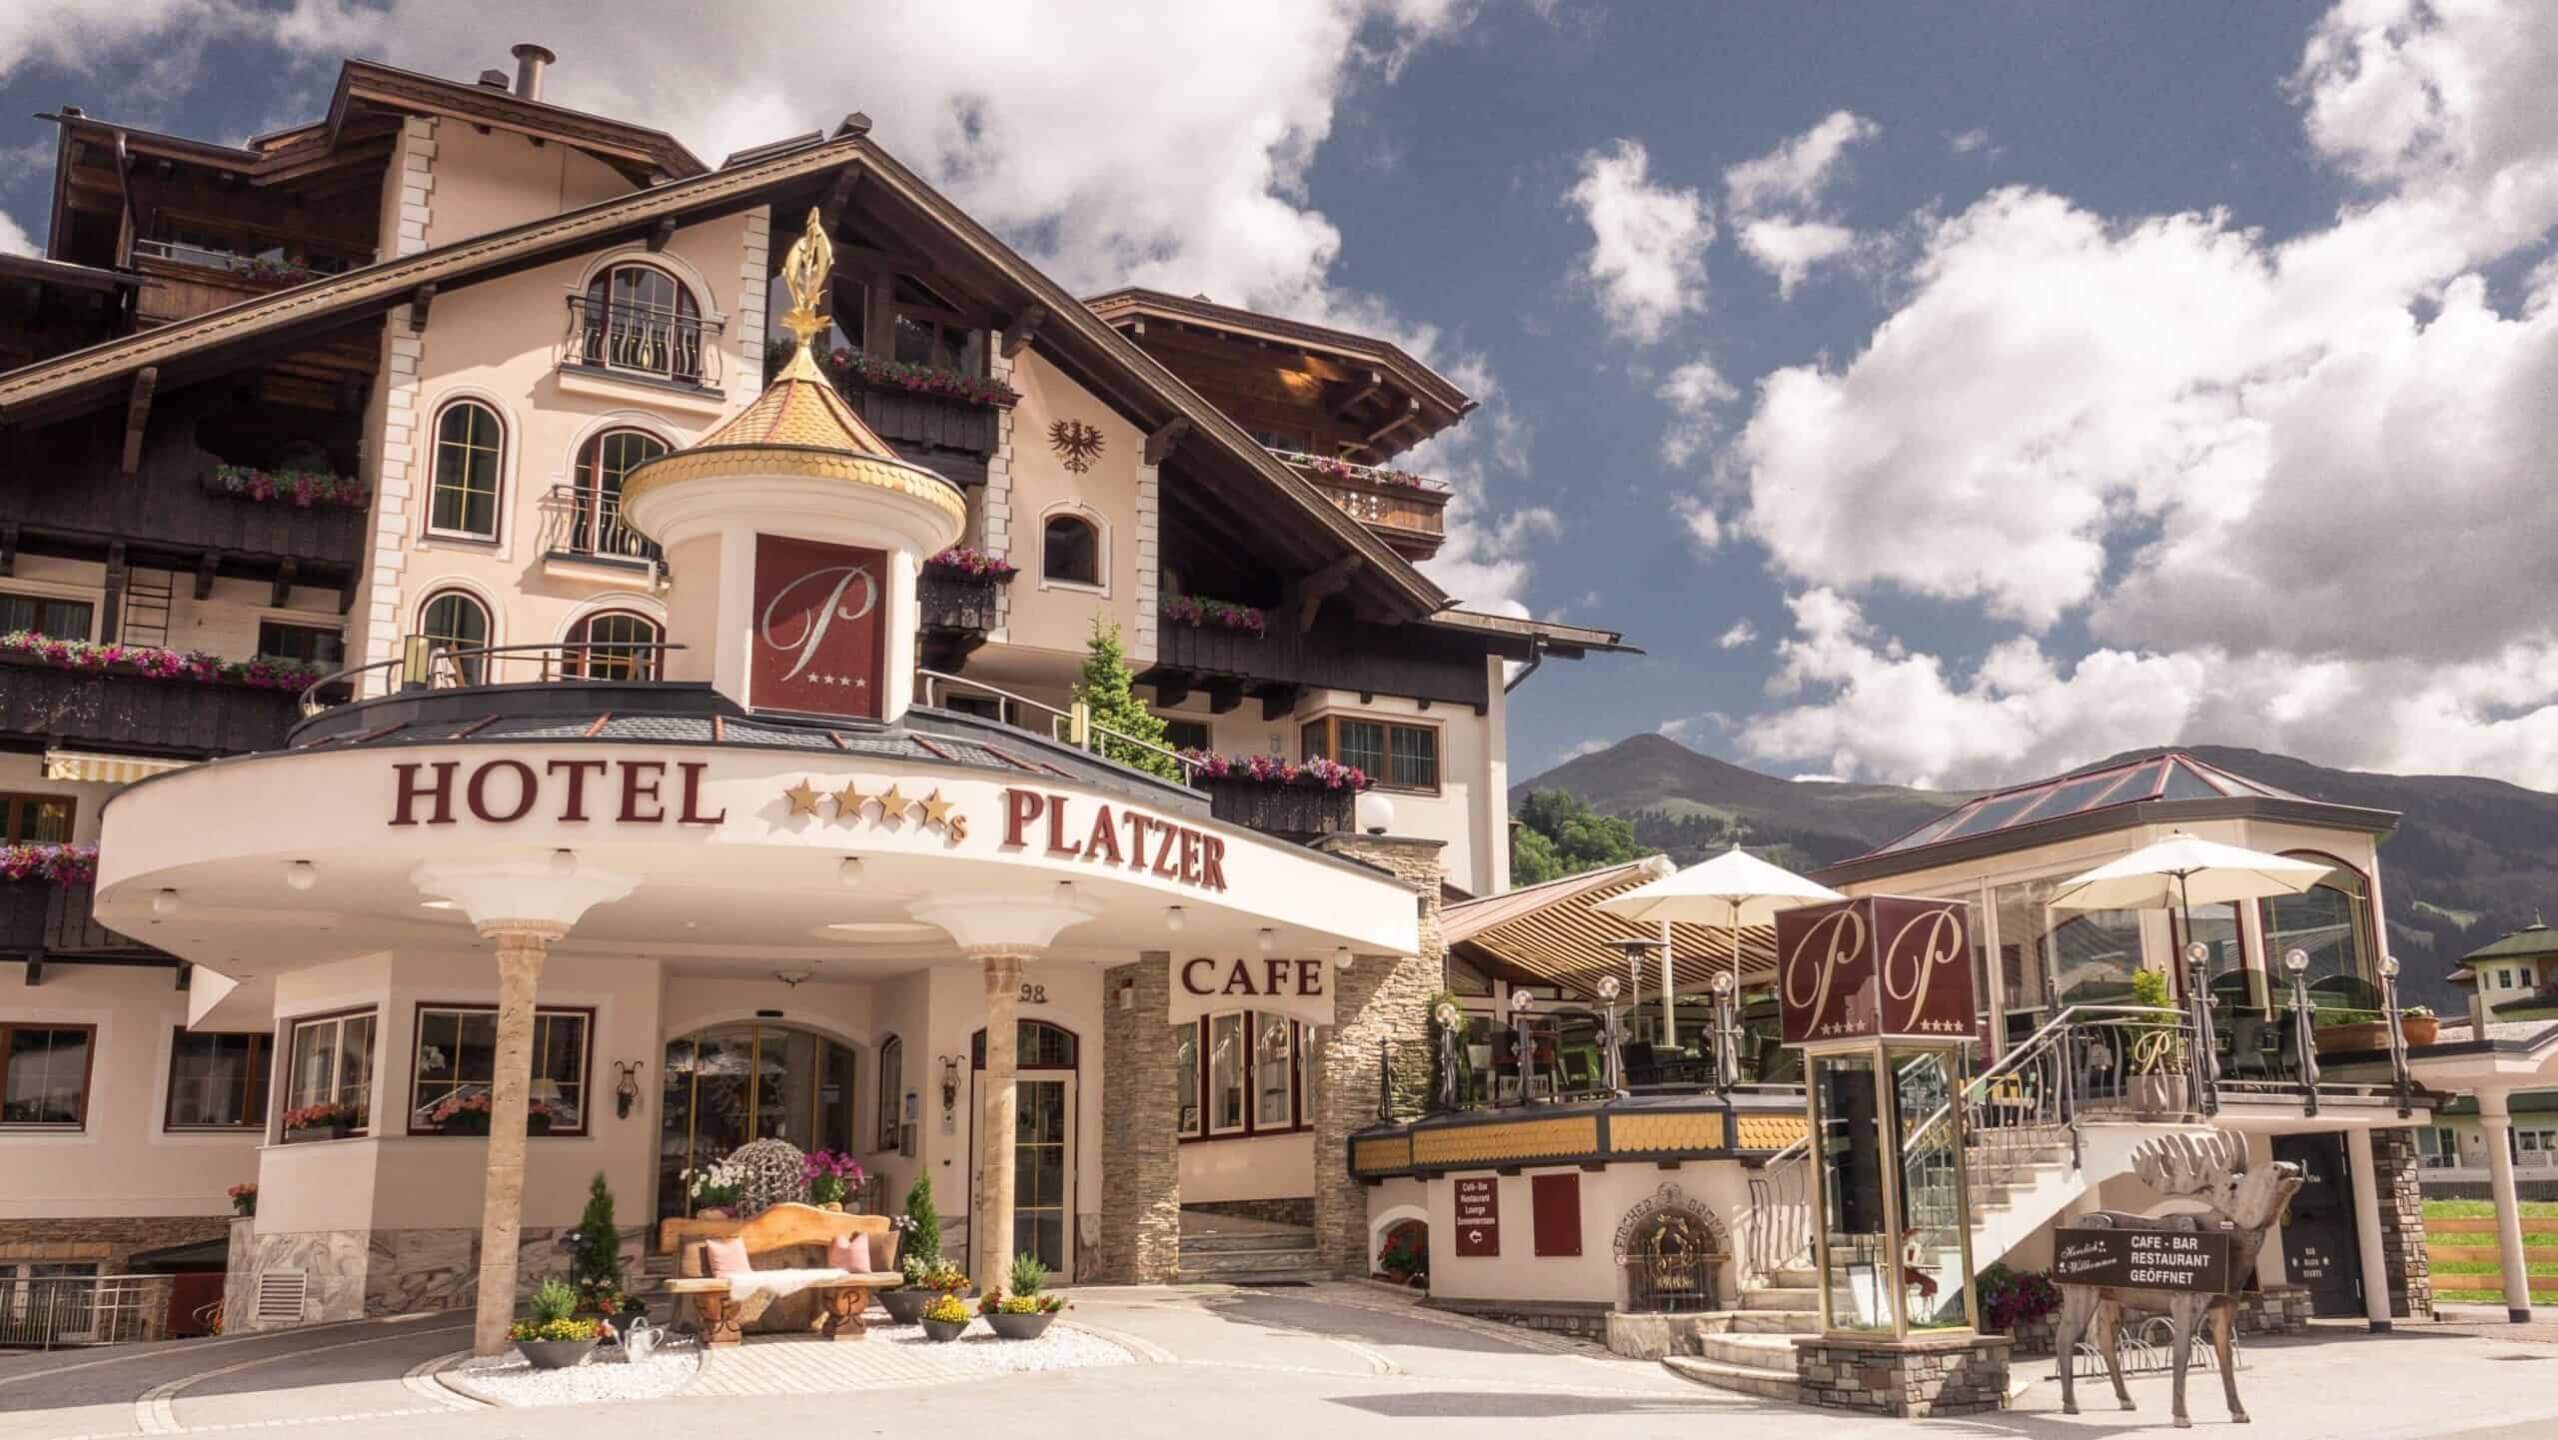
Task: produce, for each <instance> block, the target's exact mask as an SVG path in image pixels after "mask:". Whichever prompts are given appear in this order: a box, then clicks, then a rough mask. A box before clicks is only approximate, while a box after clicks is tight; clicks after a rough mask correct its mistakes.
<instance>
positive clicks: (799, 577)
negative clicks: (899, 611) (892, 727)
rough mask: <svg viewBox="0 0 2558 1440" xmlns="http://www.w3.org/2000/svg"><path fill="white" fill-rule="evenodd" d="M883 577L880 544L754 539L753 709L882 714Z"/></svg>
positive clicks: (848, 715)
mask: <svg viewBox="0 0 2558 1440" xmlns="http://www.w3.org/2000/svg"><path fill="white" fill-rule="evenodd" d="M887 575H888V557H887V555H886V554H885V553H883V552H881V551H878V550H861V549H856V548H854V547H852V546H849V545H828V544H825V543H822V542H820V541H816V540H797V539H792V538H790V537H788V536H783V535H758V536H756V537H755V613H754V616H753V617H752V618H753V620H754V625H755V645H754V659H753V660H752V661H751V662H750V666H749V673H748V677H747V684H748V686H749V687H750V693H752V694H753V696H754V698H755V706H756V708H757V709H763V710H795V711H799V712H802V713H804V714H810V715H841V716H844V717H846V718H848V719H856V720H876V719H878V718H879V716H880V693H879V692H880V688H881V685H882V683H883V681H882V676H881V673H880V665H881V663H882V658H883V657H884V656H885V655H886V654H887V649H888V647H887V645H886V643H885V637H884V636H883V634H882V633H881V632H882V629H883V627H884V626H885V624H886V622H887V618H888V593H887V588H886V587H887Z"/></svg>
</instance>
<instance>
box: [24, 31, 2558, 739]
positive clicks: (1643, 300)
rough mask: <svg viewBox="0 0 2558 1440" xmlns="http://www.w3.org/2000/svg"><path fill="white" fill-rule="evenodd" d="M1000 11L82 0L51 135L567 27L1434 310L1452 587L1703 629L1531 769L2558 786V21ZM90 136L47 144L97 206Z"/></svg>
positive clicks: (1122, 264)
mask: <svg viewBox="0 0 2558 1440" xmlns="http://www.w3.org/2000/svg"><path fill="white" fill-rule="evenodd" d="M1228 10H1231V11H1233V12H1234V13H1224V12H1226V11H1228ZM970 16H971V19H970V23H969V24H967V25H966V26H953V25H951V24H950V23H949V22H948V20H947V18H946V15H945V13H944V12H941V11H937V10H936V9H935V8H934V7H931V6H928V5H922V4H911V5H910V4H902V3H898V4H877V5H868V6H863V7H859V8H855V7H818V8H816V9H806V8H794V7H790V6H786V5H782V4H779V3H742V4H737V5H732V6H723V7H720V8H718V9H717V10H715V11H714V10H697V9H696V7H693V6H689V5H680V4H638V5H635V6H632V7H629V8H628V9H626V10H624V9H617V10H614V11H611V12H607V11H603V10H597V9H591V8H589V7H582V6H579V7H571V6H539V5H531V6H518V5H510V4H503V3H499V0H446V3H434V4H429V3H421V0H390V3H388V4H356V3H340V0H300V3H297V4H294V5H292V6H290V7H287V6H285V5H281V4H278V5H256V4H248V3H233V0H124V3H120V4H115V5H103V4H97V3H94V0H45V3H38V4H35V5H33V6H21V7H17V8H15V9H14V11H13V14H12V15H11V16H8V17H0V101H5V102H6V103H5V104H0V115H24V114H27V113H29V112H32V111H34V110H38V109H49V108H51V107H52V106H53V105H55V104H58V103H61V102H64V101H72V102H75V103H79V104H82V105H84V106H86V107H87V108H88V109H90V110H91V111H92V112H96V113H104V114H108V115H111V116H115V117H117V118H125V119H130V120H133V121H136V122H138V123H147V124H153V125H157V126H160V127H163V128H169V129H175V130H179V131H183V132H187V133H195V134H204V135H210V136H216V137H224V138H236V137H238V136H240V135H244V134H246V133H250V132H253V131H255V130H259V129H264V128H269V127H271V126H275V125H279V124H284V123H290V122H292V121H295V120H299V119H302V118H307V117H308V116H310V115H313V114H316V113H317V112H318V110H319V108H320V106H321V105H322V104H323V103H324V100H325V94H326V88H327V86H328V84H329V82H330V80H331V79H332V78H333V74H334V65H335V60H336V57H337V56H339V55H342V54H347V53H357V54H366V55H373V56H378V57H380V58H383V59H387V60H390V61H393V62H395V63H401V64H408V65H413V66H416V67H418V68H421V69H428V70H434V71H437V72H439V73H447V74H453V75H468V74H471V73H474V72H475V71H476V70H477V69H479V68H481V67H483V66H487V65H505V64H506V63H507V62H506V59H505V50H506V46H507V45H508V44H509V43H511V42H512V41H514V40H517V39H539V40H542V41H544V42H546V43H549V44H551V45H552V46H553V47H554V48H556V49H558V50H559V51H560V52H561V56H562V60H561V64H560V66H559V68H558V70H557V71H555V73H554V76H553V81H552V86H553V88H552V95H553V97H554V98H558V99H562V100H564V101H566V102H567V103H572V104H581V105H585V106H588V107H590V108H594V109H599V110H603V111H606V112H608V113H615V114H620V115H625V116H629V117H631V118H636V119H641V120H645V121H649V122H651V123H657V124H661V125H664V126H665V127H667V128H669V129H671V130H673V131H674V132H675V133H677V134H678V135H679V136H680V137H682V138H684V139H685V140H687V141H688V142H689V143H691V144H693V145H694V147H695V148H696V149H697V150H700V151H701V152H703V153H704V154H705V155H706V156H709V157H711V158H714V159H715V158H716V157H717V156H718V155H720V154H722V153H724V152H725V151H726V150H727V149H730V148H733V147H736V146H739V145H744V144H748V143H752V142H754V141H756V140H759V139H763V138H769V137H771V136H775V135H779V134H785V133H790V132H792V131H796V130H805V129H809V128H814V127H816V126H818V125H820V124H823V123H827V122H829V121H831V120H832V119H834V118H835V117H837V116H839V115H841V114H842V113H843V112H844V111H847V110H851V109H855V108H859V109H862V110H865V111H867V112H868V113H869V114H870V115H871V116H872V117H873V118H874V120H875V121H876V122H877V125H878V132H877V133H878V134H879V135H880V136H881V137H882V138H883V139H884V140H885V141H886V142H887V143H888V144H889V145H890V146H891V147H892V148H894V149H896V150H897V151H898V152H899V153H900V154H901V156H903V157H904V158H905V159H907V160H908V161H909V163H911V164H915V165H917V166H918V167H919V168H922V169H924V170H925V171H927V172H928V173H930V174H933V175H934V176H935V177H936V178H937V179H939V180H940V181H942V182H943V183H944V184H945V185H946V186H947V187H948V188H949V189H950V190H951V191H952V192H953V193H954V194H955V195H956V196H957V197H958V198H960V199H961V200H962V202H963V203H965V204H968V205H969V206H970V207H971V208H972V209H973V210H974V211H975V212H976V213H978V214H979V215H980V216H981V218H984V219H986V220H987V221H988V222H989V223H991V224H993V225H995V226H996V227H997V228H998V229H1000V230H1002V231H1004V232H1005V233H1006V234H1007V235H1008V237H1010V238H1011V239H1013V240H1014V242H1015V243H1016V244H1017V245H1019V246H1021V247H1022V248H1023V249H1025V250H1026V251H1028V252H1029V253H1031V254H1032V255H1033V256H1034V257H1035V258H1038V259H1040V260H1041V261H1043V262H1044V263H1046V264H1048V265H1049V266H1050V267H1051V268H1052V270H1054V271H1055V273H1057V274H1058V275H1059V276H1060V278H1061V279H1063V280H1065V281H1066V282H1067V283H1069V284H1072V285H1075V286H1077V287H1078V288H1082V289H1086V290H1093V289H1099V288H1101V287H1103V286H1105V285H1108V284H1111V283H1117V282H1120V281H1123V280H1136V281H1139V282H1141V283H1148V284H1156V285H1161V286H1163V287H1165V288H1169V289H1175V290H1178V291H1181V292H1183V293H1192V292H1202V291H1204V292H1206V293H1208V294H1210V295H1212V296H1213V297H1215V298H1216V299H1218V300H1221V301H1227V302H1230V303H1238V304H1245V305H1252V306H1257V307H1262V308H1270V309H1276V310H1281V311H1285V312H1288V313H1295V314H1300V315H1305V316H1308V317H1310V318H1318V319H1326V320H1331V321H1334V322H1337V323H1345V324H1350V325H1354V326H1362V327H1367V328H1373V329H1376V330H1379V331H1382V332H1384V333H1387V334H1390V335H1393V336H1395V337H1396V338H1398V339H1400V340H1402V341H1403V342H1404V343H1406V344H1407V345H1409V346H1411V347H1412V348H1414V349H1416V350H1419V351H1421V352H1423V353H1424V354H1426V355H1427V356H1428V357H1429V358H1430V359H1432V360H1433V361H1434V362H1435V363H1437V364H1439V365H1440V366H1441V367H1442V368H1444V369H1446V370H1448V371H1449V372H1450V373H1451V374H1453V375H1455V376H1456V377H1457V378H1458V379H1459V381H1460V383H1463V384H1465V385H1467V386H1468V387H1469V388H1470V389H1473V390H1474V391H1475V392H1476V393H1477V394H1478V395H1480V396H1482V397H1483V398H1484V399H1485V402H1486V403H1485V406H1484V410H1483V411H1482V412H1481V413H1480V414H1478V416H1476V417H1475V419H1474V420H1472V421H1471V422H1469V424H1468V425H1466V426H1465V427H1463V428H1462V429H1461V430H1460V431H1459V432H1457V433H1456V434H1455V435H1453V436H1451V437H1449V438H1448V439H1445V440H1443V441H1441V442H1439V443H1438V444H1436V445H1434V446H1433V447H1432V448H1431V450H1430V451H1428V452H1426V453H1425V455H1424V456H1423V457H1422V459H1423V460H1424V461H1425V462H1426V463H1427V465H1428V466H1429V468H1432V469H1434V470H1436V471H1437V472H1438V473H1441V474H1443V475H1445V476H1447V477H1448V478H1450V479H1451V480H1452V481H1453V482H1455V483H1456V484H1457V485H1458V486H1459V487H1460V491H1461V495H1462V502H1461V503H1462V510H1461V512H1460V516H1459V525H1458V535H1457V539H1456V542H1455V543H1453V544H1452V545H1451V546H1450V551H1449V554H1448V555H1447V557H1446V558H1445V559H1444V561H1443V562H1442V563H1441V564H1440V565H1438V566H1437V567H1435V568H1436V570H1437V572H1438V573H1439V575H1440V577H1441V579H1442V581H1443V583H1446V584H1448V585H1449V587H1450V588H1451V589H1452V590H1454V591H1455V592H1456V593H1458V594H1460V595H1462V596H1464V597H1465V598H1466V599H1467V600H1468V601H1469V602H1470V603H1474V604H1479V605H1484V606H1488V607H1524V608H1525V609H1527V610H1529V611H1532V612H1534V613H1537V614H1542V615H1554V616H1560V617H1563V618H1568V619H1572V620H1576V621H1584V622H1589V623H1596V624H1604V625H1609V626H1613V627H1620V628H1623V629H1624V630H1626V631H1627V632H1628V634H1629V635H1630V636H1631V638H1633V639H1634V640H1635V641H1636V642H1638V643H1640V644H1642V645H1644V646H1645V647H1646V649H1647V650H1648V651H1649V652H1650V655H1649V656H1648V657H1647V658H1645V659H1641V660H1627V659H1594V660H1590V661H1585V662H1582V663H1579V664H1555V665H1550V666H1548V667H1547V668H1546V670H1545V671H1544V672H1543V673H1542V674H1540V675H1539V676H1538V677H1537V678H1536V679H1535V680H1533V681H1532V682H1530V683H1529V685H1528V686H1526V687H1525V688H1523V689H1522V690H1521V691H1520V692H1519V693H1518V695H1517V696H1516V697H1515V698H1516V701H1517V703H1516V706H1515V708H1514V719H1513V729H1512V744H1511V754H1512V763H1513V767H1514V773H1517V774H1520V775H1523V776H1524V775H1526V774H1530V773H1533V772H1535V771H1537V770H1539V769H1542V768H1544V767H1545V766H1546V765H1548V764H1550V763H1553V762H1554V761H1555V760H1557V759H1558V758H1561V757H1562V756H1564V755H1566V754H1569V753H1571V752H1572V751H1573V750H1574V749H1575V748H1578V747H1584V746H1588V745H1591V744H1593V743H1598V742H1605V741H1612V740H1615V739H1618V738H1622V736H1624V735H1625V734H1628V733H1633V732H1636V731H1642V730H1652V729H1660V730H1664V731H1665V732H1666V733H1670V734H1672V735H1674V736H1676V737H1678V738H1680V739H1682V740H1684V741H1686V742H1687V743H1690V744H1692V745H1695V746H1697V747H1698V748H1700V749H1703V750H1706V751H1708V752H1710V753H1715V754H1720V755H1724V756H1727V757H1731V758H1735V759H1739V760H1741V761H1743V762H1744V763H1748V764H1752V765H1756V766H1759V767H1761V768H1764V769H1768V770H1770V771H1773V772H1775V773H1779V774H1797V775H1836V776H1841V777H1853V778H1871V779H1887V780H1896V781H1904V782H1913V783H1930V784H1946V785H1955V784H1979V783H1987V782H1992V781H1997V780H2001V779H2014V778H2022V777H2025V776H2028V775H2031V774H2037V773H2042V772H2046V771H2049V770H2053V769H2057V768H2060V767H2062V766H2065V765H2068V764H2072V763H2076V762H2078V761H2081V760H2084V759H2088V758H2091V757H2093V756H2096V755H2101V754H2104V753H2108V752H2110V751H2113V750H2117V749H2122V748H2127V747H2129V746H2131V745H2136V744H2144V743H2155V742H2161V741H2172V740H2187V741H2219V742H2225V743H2237V744H2255V745H2262V746H2265V747H2267V748H2272V749H2282V750H2288V751H2291V752H2293V753H2297V754H2301V755H2304V756H2306V757H2308V758H2311V759H2315V760H2320V761H2324V762H2327V763H2334V764H2344V765H2353V766H2361V767H2367V768H2374V769H2389V770H2399V771H2456V772H2474V773H2482V774H2490V775H2498V776H2502V777H2504V778H2508V779H2513V780H2516V781H2518V782H2521V783H2526V784H2532V785H2535V786H2538V787H2541V788H2558V632H2553V629H2552V626H2551V622H2550V620H2549V618H2548V617H2549V615H2550V614H2551V613H2552V610H2551V607H2550V605H2549V604H2548V601H2549V600H2550V599H2551V591H2552V589H2553V584H2554V583H2558V582H2553V567H2552V566H2551V564H2550V563H2549V562H2548V560H2547V558H2546V557H2548V556H2550V555H2553V554H2558V507H2552V506H2550V505H2548V504H2547V503H2546V500H2545V492H2546V488H2547V479H2548V475H2549V472H2550V470H2551V468H2552V464H2553V460H2558V418H2553V417H2558V404H2553V403H2552V397H2553V394H2558V264H2553V263H2552V262H2551V260H2550V245H2549V240H2550V236H2551V233H2552V227H2553V225H2558V107H2553V106H2551V105H2549V104H2548V102H2547V93H2546V87H2547V76H2548V75H2550V74H2552V73H2558V6H2548V5H2543V4H2531V3H2497V0H2435V3H2432V4H2429V5H2420V4H2417V3H2416V0H2344V3H2342V4H2337V5H2333V6H2329V5H2317V4H2263V5H2247V6H2225V5H2202V4H2195V5H2160V6H2093V5H2078V4H2068V5H2064V4H2041V3H2021V0H2020V3H1963V4H1954V3H1946V4H1918V5H1896V6H1864V5H1858V6H1848V5H1837V6H1828V5H1814V4H1803V5H1782V6H1779V5H1747V6H1744V5H1702V4H1700V5H1678V6H1670V5H1650V4H1646V5H1631V6H1624V7H1610V6H1603V5H1597V4H1590V3H1577V0H1551V3H1547V4H1542V5H1526V4H1505V3H1490V0H1485V3H1466V0H1375V3H1354V0H1336V3H1319V0H1305V3H1301V4H1290V5H1276V6H1260V7H1204V6H1195V5H1185V4H1169V5H1163V6H1154V5H1144V4H1134V3H1131V4H1119V5H1113V6H1111V7H1108V8H1107V9H1102V8H1096V7H1079V6H1045V7H1043V6H1036V5H1027V4H1024V5H1011V4H1004V3H986V4H980V5H977V6H972V7H970ZM820 56H822V57H825V58H824V62H823V63H818V62H816V61H815V60H814V58H813V57H820ZM50 153H51V152H50V127H47V126H45V125H42V124H41V123H37V122H30V121H10V122H7V127H0V209H4V210H5V211H6V213H7V214H8V215H9V216H11V217H13V219H14V220H15V222H16V224H17V225H18V226H19V227H21V228H22V229H23V230H24V232H25V233H26V236H27V237H28V238H29V239H31V240H34V241H38V242H40V240H41V229H42V223H43V199H44V193H45V191H44V186H45V170H46V167H47V166H48V165H49V163H50ZM9 238H10V235H9V232H8V230H7V228H6V227H5V226H0V243H5V242H6V241H7V240H9Z"/></svg>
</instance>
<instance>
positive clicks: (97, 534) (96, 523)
mask: <svg viewBox="0 0 2558 1440" xmlns="http://www.w3.org/2000/svg"><path fill="white" fill-rule="evenodd" d="M209 473H210V472H209V471H208V472H206V473H205V474H197V475H192V476H182V475H172V474H167V473H165V472H158V473H155V472H154V471H153V470H151V469H149V468H146V471H145V473H144V474H142V475H140V476H138V477H136V478H135V479H133V480H125V479H123V478H121V477H119V476H117V475H115V474H114V473H112V471H109V472H108V473H104V474H101V473H98V469H97V467H96V464H95V462H92V464H90V465H87V466H82V467H78V468H77V469H66V470H64V471H55V472H52V473H39V474H34V475H29V476H27V477H26V478H23V479H20V480H18V481H16V482H14V483H8V484H0V510H5V511H6V512H7V515H8V518H9V522H10V524H11V525H12V526H13V527H15V528H16V529H18V530H19V531H21V532H27V533H37V534H51V535H54V536H58V537H61V538H65V539H76V540H80V541H84V542H88V543H91V544H95V545H100V546H103V545H107V544H110V543H115V542H122V543H124V544H126V545H128V546H130V547H133V548H135V549H139V550H149V551H156V552H161V553H172V554H177V555H181V556H185V557H189V558H195V557H204V562H209V563H210V564H211V566H212V571H213V572H218V573H223V574H237V573H241V572H242V571H243V570H244V569H247V570H251V571H255V572H256V573H260V574H273V573H275V572H277V571H278V570H280V569H281V568H282V567H284V566H287V565H290V566H292V567H294V568H295V569H296V570H297V571H302V572H324V574H325V575H326V576H327V577H329V579H344V580H348V581H350V582H351V580H352V577H353V576H354V574H355V572H356V571H357V570H359V569H361V568H362V566H363V561H364V540H365V525H366V523H367V522H366V514H367V512H366V511H364V510H362V509H357V508H353V507H350V506H344V505H310V506H301V505H293V504H290V503H287V502H284V501H274V500H269V501H257V500H244V499H240V498H238V497H236V496H231V495H224V494H217V493H214V492H213V490H212V489H211V488H209V487H210V483H211V482H210V481H209V479H208V478H207V475H209ZM200 563H203V562H200ZM302 583H304V584H324V583H329V580H328V579H322V578H320V576H318V575H312V574H307V573H306V574H305V576H304V578H303V580H302Z"/></svg>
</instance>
